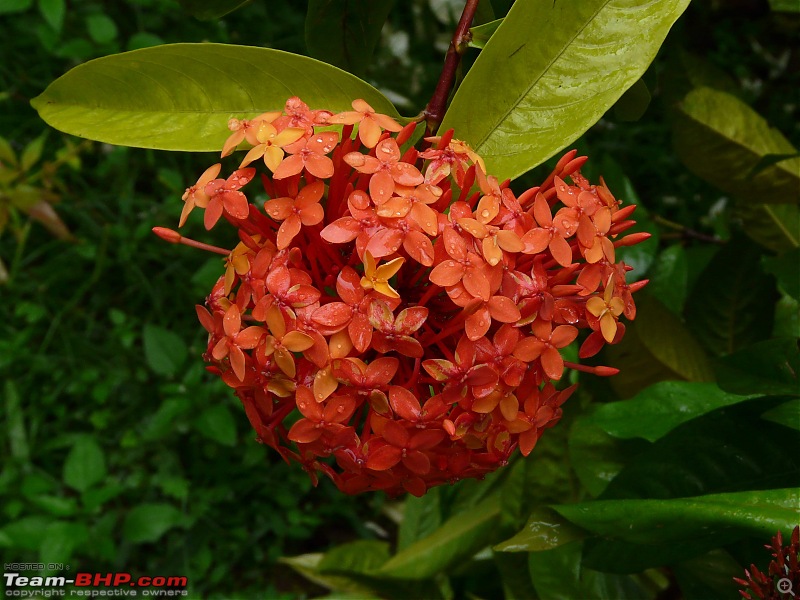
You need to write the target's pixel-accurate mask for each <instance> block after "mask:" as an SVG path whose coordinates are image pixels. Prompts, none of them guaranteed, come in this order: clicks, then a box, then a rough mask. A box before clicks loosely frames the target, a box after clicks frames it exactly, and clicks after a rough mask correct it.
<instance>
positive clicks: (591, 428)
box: [569, 413, 649, 496]
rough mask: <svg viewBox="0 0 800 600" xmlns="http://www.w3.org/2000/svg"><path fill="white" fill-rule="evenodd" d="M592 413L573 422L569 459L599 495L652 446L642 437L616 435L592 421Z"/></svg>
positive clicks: (584, 485)
mask: <svg viewBox="0 0 800 600" xmlns="http://www.w3.org/2000/svg"><path fill="white" fill-rule="evenodd" d="M590 415H591V413H589V415H587V416H585V417H581V418H579V419H577V420H576V421H575V423H574V424H573V425H572V429H571V431H570V436H569V459H570V464H571V465H572V468H573V469H574V470H575V473H576V475H577V476H578V479H579V480H580V482H581V484H582V485H583V487H584V488H586V490H587V491H588V492H589V494H591V495H592V496H597V495H599V494H600V493H602V492H603V490H605V489H606V487H607V486H608V484H609V483H610V482H611V481H612V480H613V479H614V478H615V477H616V476H617V475H618V474H619V472H620V471H621V470H622V469H623V468H624V467H625V465H626V464H627V463H628V462H630V460H631V457H633V456H637V455H638V454H639V453H641V452H642V451H643V450H644V449H645V448H647V447H648V446H649V444H648V443H647V442H644V441H642V440H621V439H618V438H615V437H612V436H611V435H609V434H608V433H606V432H605V431H603V429H602V428H601V427H599V426H598V425H595V424H594V423H592V422H591V418H590Z"/></svg>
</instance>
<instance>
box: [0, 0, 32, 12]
mask: <svg viewBox="0 0 800 600" xmlns="http://www.w3.org/2000/svg"><path fill="white" fill-rule="evenodd" d="M31 6H33V0H4V2H0V15H8V14H12V13H17V12H24V11H26V10H28V9H29V8H30V7H31Z"/></svg>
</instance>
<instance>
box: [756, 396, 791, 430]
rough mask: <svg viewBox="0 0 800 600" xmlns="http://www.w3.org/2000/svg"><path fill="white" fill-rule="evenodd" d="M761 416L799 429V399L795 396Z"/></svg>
mask: <svg viewBox="0 0 800 600" xmlns="http://www.w3.org/2000/svg"><path fill="white" fill-rule="evenodd" d="M761 418H762V419H766V420H767V421H772V422H773V423H778V424H780V425H785V426H786V427H791V428H792V429H797V430H798V431H800V399H798V398H795V399H793V400H789V401H788V402H784V403H783V404H781V405H779V406H776V407H775V408H771V409H769V410H768V411H766V412H765V413H763V414H762V415H761Z"/></svg>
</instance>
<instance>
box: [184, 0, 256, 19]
mask: <svg viewBox="0 0 800 600" xmlns="http://www.w3.org/2000/svg"><path fill="white" fill-rule="evenodd" d="M252 1H253V0H178V3H179V4H180V5H181V8H183V10H185V11H186V12H188V13H189V14H190V15H192V16H193V17H196V18H198V19H200V20H202V21H210V20H212V19H218V18H220V17H223V16H225V15H227V14H228V13H232V12H233V11H235V10H236V9H238V8H241V7H243V6H245V5H247V4H250V2H252Z"/></svg>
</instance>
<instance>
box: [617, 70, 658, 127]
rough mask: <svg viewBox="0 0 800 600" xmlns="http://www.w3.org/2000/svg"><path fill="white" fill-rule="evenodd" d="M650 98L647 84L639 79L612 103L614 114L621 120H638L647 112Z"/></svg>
mask: <svg viewBox="0 0 800 600" xmlns="http://www.w3.org/2000/svg"><path fill="white" fill-rule="evenodd" d="M651 98H652V97H651V96H650V90H648V89H647V84H646V83H645V82H644V81H642V80H641V79H639V80H638V81H637V82H636V83H634V84H633V85H632V86H631V87H629V88H628V89H627V90H626V91H625V93H624V94H622V96H621V97H620V99H619V100H617V103H616V104H614V116H615V117H616V118H617V120H619V121H623V122H633V121H638V120H639V119H641V118H642V117H643V116H644V113H645V112H647V107H648V106H650V100H651Z"/></svg>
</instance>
